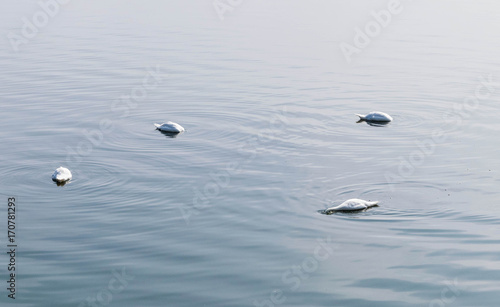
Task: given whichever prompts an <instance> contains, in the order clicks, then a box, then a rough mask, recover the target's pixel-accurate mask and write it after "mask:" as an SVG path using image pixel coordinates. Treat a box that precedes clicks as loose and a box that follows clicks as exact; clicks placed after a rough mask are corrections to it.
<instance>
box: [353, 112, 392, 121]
mask: <svg viewBox="0 0 500 307" xmlns="http://www.w3.org/2000/svg"><path fill="white" fill-rule="evenodd" d="M356 115H357V116H359V119H360V120H364V121H367V122H391V121H392V117H391V116H390V115H389V114H387V113H384V112H375V111H374V112H370V113H368V114H366V115H361V114H356Z"/></svg>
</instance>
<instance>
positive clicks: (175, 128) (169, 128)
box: [154, 122, 184, 133]
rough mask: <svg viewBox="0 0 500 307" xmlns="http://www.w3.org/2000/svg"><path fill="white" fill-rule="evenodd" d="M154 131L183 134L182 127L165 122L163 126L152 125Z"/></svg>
mask: <svg viewBox="0 0 500 307" xmlns="http://www.w3.org/2000/svg"><path fill="white" fill-rule="evenodd" d="M154 125H155V127H156V129H158V130H160V131H163V132H170V133H179V132H184V127H182V126H181V125H179V124H177V123H174V122H166V123H163V124H154Z"/></svg>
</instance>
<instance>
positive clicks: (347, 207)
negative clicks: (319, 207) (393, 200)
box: [323, 198, 378, 214]
mask: <svg viewBox="0 0 500 307" xmlns="http://www.w3.org/2000/svg"><path fill="white" fill-rule="evenodd" d="M377 204H378V201H366V200H362V199H357V198H353V199H348V200H346V201H345V202H343V203H342V204H340V205H338V206H337V207H331V208H328V209H326V210H324V211H323V213H324V214H332V213H334V212H353V211H361V210H365V209H368V208H371V207H378V205H377Z"/></svg>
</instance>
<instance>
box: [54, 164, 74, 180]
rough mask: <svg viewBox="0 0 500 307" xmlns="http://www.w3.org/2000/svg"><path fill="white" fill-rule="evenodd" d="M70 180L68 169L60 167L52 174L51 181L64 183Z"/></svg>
mask: <svg viewBox="0 0 500 307" xmlns="http://www.w3.org/2000/svg"><path fill="white" fill-rule="evenodd" d="M71 178H73V176H72V175H71V172H70V171H69V169H67V168H65V167H62V166H60V167H58V168H57V169H56V171H55V172H54V174H52V180H54V181H55V182H66V181H68V180H71Z"/></svg>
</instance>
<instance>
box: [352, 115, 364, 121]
mask: <svg viewBox="0 0 500 307" xmlns="http://www.w3.org/2000/svg"><path fill="white" fill-rule="evenodd" d="M354 115H356V116H359V119H360V120H364V119H365V116H364V115H361V114H354Z"/></svg>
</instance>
